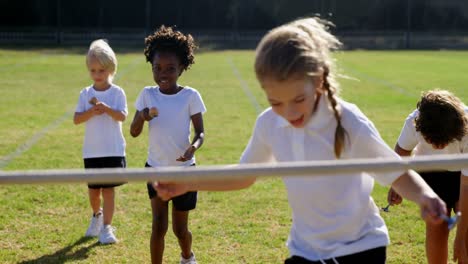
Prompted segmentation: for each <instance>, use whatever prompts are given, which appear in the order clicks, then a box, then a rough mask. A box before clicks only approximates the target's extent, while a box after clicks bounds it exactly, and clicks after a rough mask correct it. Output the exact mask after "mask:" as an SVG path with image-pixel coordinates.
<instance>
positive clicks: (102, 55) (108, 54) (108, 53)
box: [86, 39, 117, 79]
mask: <svg viewBox="0 0 468 264" xmlns="http://www.w3.org/2000/svg"><path fill="white" fill-rule="evenodd" d="M91 58H95V59H97V60H98V61H99V63H100V64H101V65H102V66H103V67H104V68H106V69H107V70H109V71H110V72H111V79H112V78H113V77H114V76H115V74H116V73H117V57H116V56H115V53H114V51H113V50H112V48H111V47H110V46H109V44H108V43H107V42H106V41H105V40H103V39H98V40H95V41H93V42H92V43H91V45H90V46H89V50H88V54H87V55H86V65H88V63H89V61H90V59H91Z"/></svg>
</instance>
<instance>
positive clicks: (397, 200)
mask: <svg viewBox="0 0 468 264" xmlns="http://www.w3.org/2000/svg"><path fill="white" fill-rule="evenodd" d="M387 202H388V204H389V205H398V204H401V203H402V202H403V198H402V197H401V195H399V194H398V193H397V192H396V191H395V190H393V188H390V190H388V194H387Z"/></svg>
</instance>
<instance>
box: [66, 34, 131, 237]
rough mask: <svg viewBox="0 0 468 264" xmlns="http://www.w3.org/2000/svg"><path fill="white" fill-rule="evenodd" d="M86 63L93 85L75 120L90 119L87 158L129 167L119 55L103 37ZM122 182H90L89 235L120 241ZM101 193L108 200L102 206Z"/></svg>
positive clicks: (92, 163) (88, 162)
mask: <svg viewBox="0 0 468 264" xmlns="http://www.w3.org/2000/svg"><path fill="white" fill-rule="evenodd" d="M86 65H87V67H88V71H89V74H90V76H91V79H92V80H93V82H94V83H93V85H91V86H89V87H86V88H84V89H83V90H82V91H81V93H80V97H79V101H78V105H77V106H76V111H75V116H74V117H73V122H74V123H75V124H76V125H78V124H81V123H84V122H86V130H85V137H84V144H83V159H84V166H85V168H86V169H89V168H125V167H126V160H125V139H124V137H123V134H122V122H123V121H125V118H126V117H127V113H128V111H127V99H126V96H125V92H124V90H123V89H122V88H120V87H119V86H117V85H115V84H113V83H112V79H113V77H114V76H115V73H116V70H117V58H116V57H115V53H114V51H113V50H112V48H111V47H110V46H109V45H108V44H107V43H106V42H105V41H104V40H102V39H99V40H96V41H94V42H93V43H91V46H90V47H89V51H88V54H87V56H86ZM119 185H122V183H110V184H94V183H93V184H88V194H89V201H90V204H91V208H92V210H93V216H92V218H91V223H90V224H89V228H88V230H87V231H86V234H85V236H87V237H95V236H98V235H99V242H101V243H102V244H111V243H116V242H117V238H116V237H115V235H114V228H113V227H112V226H111V224H112V217H113V215H114V207H115V204H114V197H115V191H114V187H116V186H119ZM101 194H102V198H103V200H104V203H103V208H100V206H101V198H100V197H101Z"/></svg>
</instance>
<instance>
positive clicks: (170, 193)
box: [153, 182, 189, 201]
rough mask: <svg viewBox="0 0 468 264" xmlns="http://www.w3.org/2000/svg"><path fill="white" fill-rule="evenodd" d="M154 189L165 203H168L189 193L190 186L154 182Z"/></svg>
mask: <svg viewBox="0 0 468 264" xmlns="http://www.w3.org/2000/svg"><path fill="white" fill-rule="evenodd" d="M153 188H154V189H155V190H156V191H157V192H158V196H159V198H161V199H162V200H163V201H168V200H170V199H172V198H174V197H176V196H179V195H182V194H184V193H186V192H188V191H189V187H188V185H187V184H184V183H171V182H153Z"/></svg>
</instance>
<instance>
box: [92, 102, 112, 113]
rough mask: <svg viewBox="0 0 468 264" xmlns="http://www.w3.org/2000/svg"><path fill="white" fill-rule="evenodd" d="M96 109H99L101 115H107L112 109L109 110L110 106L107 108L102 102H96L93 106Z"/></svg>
mask: <svg viewBox="0 0 468 264" xmlns="http://www.w3.org/2000/svg"><path fill="white" fill-rule="evenodd" d="M94 107H96V108H97V109H99V111H100V112H101V114H102V113H109V111H112V108H110V106H108V105H107V104H106V103H104V102H101V101H99V102H97V103H96V105H95V106H94Z"/></svg>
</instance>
